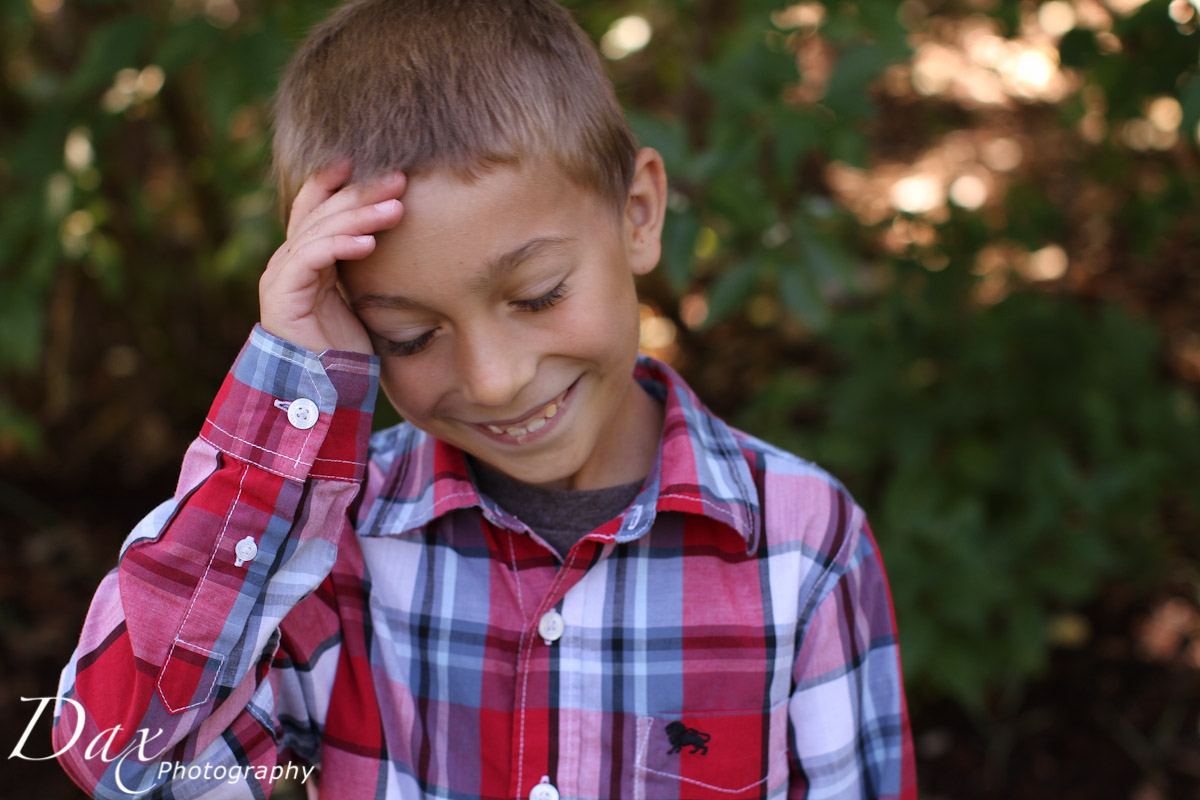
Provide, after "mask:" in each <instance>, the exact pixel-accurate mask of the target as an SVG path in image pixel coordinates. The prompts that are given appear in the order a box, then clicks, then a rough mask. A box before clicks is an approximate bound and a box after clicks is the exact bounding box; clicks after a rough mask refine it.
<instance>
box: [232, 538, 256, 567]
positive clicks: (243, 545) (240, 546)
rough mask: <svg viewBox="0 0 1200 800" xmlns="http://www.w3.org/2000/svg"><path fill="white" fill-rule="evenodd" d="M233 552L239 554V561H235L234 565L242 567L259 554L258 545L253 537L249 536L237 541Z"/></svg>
mask: <svg viewBox="0 0 1200 800" xmlns="http://www.w3.org/2000/svg"><path fill="white" fill-rule="evenodd" d="M233 552H234V554H235V555H236V556H237V561H236V562H234V566H235V567H240V566H241V565H242V564H245V563H246V562H247V561H253V560H254V557H255V556H256V555H258V545H256V544H255V543H254V538H253V537H251V536H247V537H246V538H245V539H242V540H241V541H240V542H238V543H237V546H236V547H234V548H233Z"/></svg>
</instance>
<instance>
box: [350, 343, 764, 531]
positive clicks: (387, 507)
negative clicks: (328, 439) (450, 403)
mask: <svg viewBox="0 0 1200 800" xmlns="http://www.w3.org/2000/svg"><path fill="white" fill-rule="evenodd" d="M634 378H635V379H636V380H637V381H638V382H639V383H640V384H641V385H642V386H643V387H644V388H645V389H646V390H647V391H649V392H650V394H651V395H652V396H654V397H655V398H656V399H658V400H659V401H660V402H661V403H662V404H663V407H664V419H663V433H662V439H661V440H660V442H659V447H658V453H657V455H656V456H655V459H654V464H653V466H652V467H651V470H650V474H649V475H648V476H647V478H646V482H645V485H644V487H643V489H642V491H641V492H640V493H639V494H638V496H637V497H636V498H635V499H634V501H633V503H631V504H630V506H629V508H628V509H627V510H626V512H625V514H623V515H622V517H620V518H619V519H618V520H616V521H615V522H616V523H617V524H616V525H606V526H604V528H603V529H602V530H605V531H607V535H609V536H610V537H611V538H612V540H613V541H616V542H627V541H632V540H634V539H637V538H639V537H640V536H642V535H644V534H645V533H646V532H647V531H648V530H649V529H650V528H651V526H652V525H653V523H654V519H655V517H656V516H657V514H658V513H659V512H662V511H677V512H682V513H684V514H693V515H699V516H703V517H707V518H709V519H712V520H715V521H717V522H720V523H722V524H723V525H725V526H727V527H728V528H730V529H732V530H733V531H735V532H736V533H737V534H738V535H740V536H741V537H742V538H743V539H744V540H745V542H746V548H747V550H748V551H753V550H754V549H755V548H756V547H757V545H758V539H759V535H760V532H761V528H762V518H761V508H760V505H759V500H758V497H759V494H758V489H757V486H756V484H755V481H754V477H753V475H752V473H751V470H750V467H749V465H748V464H747V463H746V458H745V456H744V455H743V450H742V447H741V445H740V444H739V442H738V438H737V436H736V432H735V431H734V430H733V429H732V428H730V427H729V426H728V425H726V424H725V423H724V422H722V421H721V420H720V419H718V418H717V417H716V416H714V415H713V414H712V412H710V411H709V410H708V409H707V408H705V406H704V404H703V403H702V402H701V401H700V399H699V398H698V397H696V395H695V393H694V392H693V391H692V390H691V387H689V386H688V385H687V383H685V382H684V380H683V378H681V377H680V376H679V375H678V373H676V372H675V370H673V369H671V367H669V366H667V365H666V364H664V363H662V362H661V361H658V360H656V359H653V358H651V357H649V356H646V355H639V356H638V361H637V365H636V366H635V368H634ZM371 446H372V451H373V452H372V471H373V472H374V473H375V475H374V476H373V477H375V478H376V479H378V480H381V483H380V484H379V485H380V492H379V494H378V496H377V497H376V499H375V500H374V502H373V503H372V504H371V507H370V508H368V509H363V511H364V512H365V513H366V516H365V518H364V519H363V520H362V521H361V523H360V525H359V535H361V536H394V535H400V534H404V533H408V532H410V531H414V530H416V529H418V528H421V527H423V526H425V525H427V524H428V523H429V522H431V521H432V520H434V519H436V518H437V517H440V516H442V515H444V514H447V513H449V512H451V511H454V510H456V509H460V508H468V507H472V506H474V507H477V508H479V509H480V510H481V512H482V513H483V515H484V517H485V518H487V519H488V521H490V522H492V523H493V524H496V525H500V526H501V527H505V528H509V529H511V530H518V531H527V530H528V528H527V527H526V526H525V525H524V524H523V523H521V522H520V521H518V520H517V519H516V518H514V517H513V516H512V515H510V514H508V513H507V512H505V511H504V510H503V509H501V508H500V507H499V506H498V505H497V504H496V503H495V502H494V501H493V500H491V498H489V497H487V496H486V495H483V494H481V493H480V492H479V491H478V490H477V488H476V486H475V483H474V480H473V479H472V476H471V470H470V469H469V467H468V464H467V460H466V457H465V456H464V455H463V452H462V451H461V450H459V449H458V448H457V447H454V446H453V445H448V444H446V443H444V442H442V441H440V440H438V439H435V438H434V437H432V436H429V435H428V434H426V433H424V432H423V431H420V430H418V429H416V428H414V427H413V426H411V425H401V426H398V427H396V428H391V429H389V430H387V431H383V432H381V433H379V434H376V436H375V437H374V438H373V440H372V443H371ZM610 528H611V530H609V529H610Z"/></svg>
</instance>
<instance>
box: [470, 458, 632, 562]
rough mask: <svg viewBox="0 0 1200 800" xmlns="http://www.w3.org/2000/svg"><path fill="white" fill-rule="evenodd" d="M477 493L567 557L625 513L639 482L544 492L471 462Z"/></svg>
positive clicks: (472, 460) (538, 487) (541, 489)
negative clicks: (593, 532) (581, 542)
mask: <svg viewBox="0 0 1200 800" xmlns="http://www.w3.org/2000/svg"><path fill="white" fill-rule="evenodd" d="M470 461H471V469H472V471H473V472H474V473H475V481H476V485H477V486H478V488H479V490H480V491H481V492H483V493H484V494H486V495H487V496H488V497H490V498H492V499H493V500H495V501H496V503H497V504H499V506H500V507H501V508H503V509H504V510H505V511H507V512H508V513H509V514H512V515H513V516H514V517H516V518H517V519H519V520H521V521H522V522H524V523H525V524H526V525H528V526H529V527H530V528H531V529H532V530H533V531H534V532H535V533H536V534H537V535H538V536H540V537H542V538H543V539H545V540H546V542H547V543H548V544H549V545H550V546H551V547H553V548H554V549H555V550H557V551H558V554H559V555H560V556H562V557H563V558H566V555H567V553H568V552H570V550H571V548H572V547H574V546H575V543H576V542H578V541H579V540H580V539H582V538H583V537H584V536H586V535H588V534H589V533H591V532H592V531H594V530H595V529H596V528H599V527H600V526H601V525H603V524H604V523H606V522H608V521H609V520H610V519H614V518H616V517H617V516H618V515H619V514H620V513H621V512H622V511H624V510H625V509H626V508H627V507H628V506H629V504H630V503H632V502H633V499H634V498H635V497H637V494H638V492H639V491H641V488H642V481H634V482H633V483H626V484H622V485H621V486H610V487H608V488H605V489H546V488H544V487H541V486H531V485H530V484H528V483H522V482H521V481H518V480H516V479H514V478H510V477H509V476H507V475H505V474H504V473H503V472H497V471H496V470H494V469H492V468H491V467H489V466H487V465H485V464H483V463H482V462H480V461H479V460H478V459H474V458H472V459H470Z"/></svg>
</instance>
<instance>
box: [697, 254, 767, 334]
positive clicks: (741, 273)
mask: <svg viewBox="0 0 1200 800" xmlns="http://www.w3.org/2000/svg"><path fill="white" fill-rule="evenodd" d="M763 266H764V263H763V261H762V260H761V259H760V258H758V257H757V256H751V257H750V258H748V259H746V260H745V261H742V262H741V263H739V264H737V265H736V266H734V267H732V268H731V269H728V270H726V271H725V272H722V273H721V275H720V276H719V277H718V278H717V280H716V281H715V282H714V283H713V285H712V286H711V287H710V288H709V290H708V316H706V317H705V318H704V325H703V328H704V329H705V330H707V329H709V328H711V327H713V326H714V325H716V324H717V323H718V322H722V321H723V320H725V319H726V318H728V317H729V316H730V315H731V314H732V313H733V312H734V311H735V310H737V309H738V308H740V307H741V306H742V305H743V304H744V303H745V302H746V301H747V300H748V299H750V295H751V294H753V293H754V286H755V284H756V283H757V282H758V276H759V273H760V272H761V271H762V269H763Z"/></svg>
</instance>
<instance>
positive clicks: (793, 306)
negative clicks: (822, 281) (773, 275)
mask: <svg viewBox="0 0 1200 800" xmlns="http://www.w3.org/2000/svg"><path fill="white" fill-rule="evenodd" d="M779 294H780V297H781V299H782V300H783V307H784V308H786V309H787V311H788V313H789V314H791V315H792V316H794V317H796V318H797V319H799V320H801V321H802V322H804V323H805V324H806V325H808V327H810V328H812V329H813V330H817V331H820V330H824V329H825V327H826V326H827V325H828V324H829V308H828V306H827V305H826V303H825V299H824V298H823V297H821V292H820V290H819V289H818V288H817V283H816V281H815V280H814V279H813V275H812V273H811V272H810V271H809V270H808V269H806V268H805V267H804V266H802V265H799V264H789V265H785V266H784V268H783V269H782V270H780V272H779Z"/></svg>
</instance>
